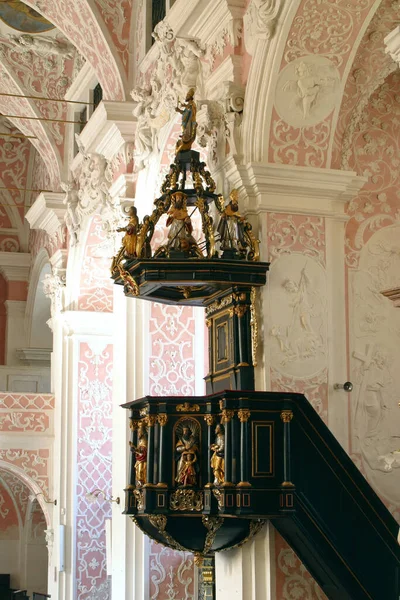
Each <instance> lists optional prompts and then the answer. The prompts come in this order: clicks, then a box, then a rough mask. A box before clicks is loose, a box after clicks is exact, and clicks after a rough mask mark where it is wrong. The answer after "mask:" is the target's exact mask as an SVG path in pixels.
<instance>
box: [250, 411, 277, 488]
mask: <svg viewBox="0 0 400 600" xmlns="http://www.w3.org/2000/svg"><path fill="white" fill-rule="evenodd" d="M274 426H275V422H274V421H252V422H251V434H252V436H251V437H252V442H251V445H252V460H251V476H252V477H254V478H262V477H274V476H275V457H274ZM262 430H264V434H265V433H266V430H267V431H268V434H269V470H268V471H261V470H260V469H259V468H258V447H259V436H260V435H261V431H262Z"/></svg>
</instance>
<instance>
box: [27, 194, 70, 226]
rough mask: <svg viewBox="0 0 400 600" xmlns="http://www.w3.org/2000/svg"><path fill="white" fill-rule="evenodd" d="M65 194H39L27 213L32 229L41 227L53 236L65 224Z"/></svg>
mask: <svg viewBox="0 0 400 600" xmlns="http://www.w3.org/2000/svg"><path fill="white" fill-rule="evenodd" d="M64 196H65V194H63V193H58V192H42V193H41V194H39V196H38V197H37V198H36V200H35V202H34V203H33V204H32V206H31V207H30V209H29V210H28V212H27V213H26V215H25V217H26V220H27V221H28V223H29V225H30V226H31V229H40V230H42V231H45V232H46V233H47V234H48V235H49V236H50V237H53V236H54V235H55V234H56V233H57V231H58V230H59V228H60V227H61V225H63V224H64V216H65V212H66V207H65V205H64V202H63V201H64Z"/></svg>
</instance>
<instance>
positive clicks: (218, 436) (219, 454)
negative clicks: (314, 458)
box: [211, 425, 225, 485]
mask: <svg viewBox="0 0 400 600" xmlns="http://www.w3.org/2000/svg"><path fill="white" fill-rule="evenodd" d="M211 450H212V451H213V455H212V457H211V468H212V470H213V472H214V485H222V484H223V483H224V479H225V432H224V427H223V425H217V426H216V428H215V442H214V444H211Z"/></svg>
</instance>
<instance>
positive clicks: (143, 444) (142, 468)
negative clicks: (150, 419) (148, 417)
mask: <svg viewBox="0 0 400 600" xmlns="http://www.w3.org/2000/svg"><path fill="white" fill-rule="evenodd" d="M129 447H130V449H131V452H133V453H134V455H135V459H136V462H135V473H136V477H135V480H136V486H137V487H141V486H142V485H144V484H145V483H146V478H147V431H146V426H145V425H144V424H143V423H139V428H138V443H137V446H135V445H134V444H132V442H129Z"/></svg>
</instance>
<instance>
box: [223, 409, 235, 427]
mask: <svg viewBox="0 0 400 600" xmlns="http://www.w3.org/2000/svg"><path fill="white" fill-rule="evenodd" d="M234 414H235V411H234V410H231V409H229V408H224V409H223V410H222V416H221V423H223V424H225V423H229V421H230V420H231V419H233V416H234Z"/></svg>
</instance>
